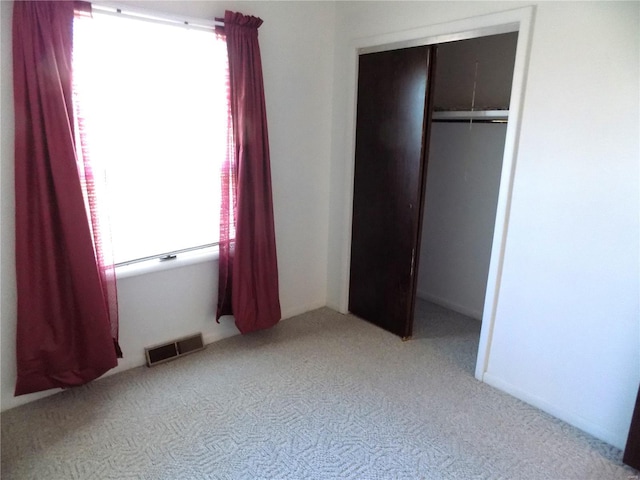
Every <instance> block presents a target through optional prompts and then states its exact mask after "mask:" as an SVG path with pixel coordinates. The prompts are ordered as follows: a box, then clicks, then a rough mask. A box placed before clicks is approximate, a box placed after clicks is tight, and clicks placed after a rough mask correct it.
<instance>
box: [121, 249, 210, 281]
mask: <svg viewBox="0 0 640 480" xmlns="http://www.w3.org/2000/svg"><path fill="white" fill-rule="evenodd" d="M218 257H219V251H218V247H217V246H215V247H209V248H203V249H202V250H195V251H193V252H185V253H180V254H178V255H177V256H176V258H174V259H172V260H160V259H157V258H156V259H153V260H147V261H144V262H139V263H132V264H130V265H123V266H121V267H116V278H117V279H118V280H122V279H124V278H131V277H138V276H140V275H146V274H148V273H155V272H163V271H165V270H171V269H173V268H180V267H186V266H188V265H195V264H198V263H204V262H210V261H217V260H218Z"/></svg>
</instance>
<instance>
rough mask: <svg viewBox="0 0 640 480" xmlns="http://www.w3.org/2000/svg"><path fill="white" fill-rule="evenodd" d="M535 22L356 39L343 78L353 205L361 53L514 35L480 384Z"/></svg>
mask: <svg viewBox="0 0 640 480" xmlns="http://www.w3.org/2000/svg"><path fill="white" fill-rule="evenodd" d="M533 16H534V7H525V8H519V9H515V10H509V11H506V12H500V13H495V14H489V15H483V16H479V17H475V18H469V19H464V20H458V21H453V22H448V23H442V24H438V25H431V26H427V27H424V28H417V29H412V30H407V31H403V32H397V33H389V34H384V35H377V36H372V37H367V38H361V39H356V40H354V41H353V42H352V44H351V46H350V50H351V55H352V62H351V65H350V70H349V71H348V72H346V74H347V78H348V80H349V84H350V85H352V88H351V89H350V91H349V92H348V98H347V101H348V105H351V106H352V110H351V112H352V114H351V115H350V116H349V117H348V119H347V122H346V136H347V138H349V139H350V142H349V151H348V152H345V158H349V159H351V161H350V162H349V163H348V165H347V167H346V169H345V170H346V172H347V175H346V179H345V188H346V192H345V193H346V195H345V198H346V199H347V205H352V204H353V180H354V158H355V121H356V99H357V65H358V56H359V55H360V54H362V53H373V52H378V51H385V50H392V49H396V48H408V47H414V46H419V45H433V44H438V43H444V42H450V41H455V40H465V39H470V38H477V37H484V36H488V35H496V34H500V33H507V32H515V31H517V32H518V43H517V48H516V57H515V65H514V71H513V83H512V89H511V99H510V106H509V123H508V126H507V133H506V139H505V146H504V156H503V160H502V172H501V177H500V188H499V192H498V203H497V207H496V221H495V227H494V235H493V242H492V248H491V259H490V264H489V273H488V277H487V289H486V295H485V302H484V310H483V314H482V328H481V332H480V342H479V346H478V358H477V361H476V371H475V376H476V378H477V379H478V380H481V381H482V380H483V378H484V374H485V372H486V371H487V367H488V363H489V358H490V353H491V338H492V335H493V327H494V321H495V315H496V310H497V306H498V302H499V295H500V283H501V274H502V265H503V260H504V252H505V246H506V238H507V230H508V227H509V211H510V204H511V194H512V190H513V178H514V174H515V167H516V159H517V149H518V137H519V132H520V122H521V118H522V105H523V103H524V93H525V84H526V76H527V66H528V60H529V51H530V42H531V33H532V22H533ZM344 221H345V225H346V228H345V231H346V232H348V233H347V235H345V239H344V244H343V246H342V248H343V259H345V261H344V262H343V263H342V268H343V271H342V284H343V286H344V287H343V289H342V298H341V301H340V305H339V310H340V311H341V312H342V313H347V312H348V299H349V265H350V254H351V222H352V210H351V208H345V219H344Z"/></svg>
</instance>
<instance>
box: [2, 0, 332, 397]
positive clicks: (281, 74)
mask: <svg viewBox="0 0 640 480" xmlns="http://www.w3.org/2000/svg"><path fill="white" fill-rule="evenodd" d="M119 3H121V4H126V5H127V4H128V5H133V6H137V7H139V8H145V9H151V10H155V11H161V12H168V13H172V14H178V15H185V16H189V17H196V18H208V19H212V18H214V17H216V16H223V15H224V10H225V8H229V9H231V10H234V11H241V12H242V13H245V14H250V15H255V16H259V17H261V18H262V19H263V20H264V24H263V25H262V26H261V27H260V30H259V37H260V46H261V53H262V61H263V69H264V82H265V95H266V101H267V115H268V121H269V136H270V149H271V168H272V183H273V200H274V215H275V227H276V242H277V250H278V266H279V282H280V301H281V306H282V315H283V318H287V317H291V316H293V315H296V314H298V313H301V312H304V311H307V310H311V309H314V308H317V307H320V306H323V305H325V302H326V258H327V235H328V204H327V197H328V191H329V183H328V176H329V157H330V143H331V137H330V135H331V130H330V124H331V98H332V90H331V89H332V76H331V73H332V67H333V35H334V31H333V22H334V10H335V7H334V5H333V4H332V3H326V2H241V3H236V2H180V1H176V2H164V1H154V2H151V1H138V2H119ZM0 5H1V9H2V10H1V14H2V32H1V34H2V42H1V45H0V49H1V51H0V53H1V55H0V57H1V58H2V72H1V75H0V92H1V100H2V131H1V141H0V145H1V150H0V152H1V167H0V174H1V184H0V186H1V190H0V198H1V202H0V203H1V210H0V214H1V222H0V225H1V227H2V230H1V233H0V235H1V240H2V251H1V255H2V270H1V274H2V276H1V281H2V283H1V287H2V292H1V295H2V311H1V317H0V321H1V331H0V333H1V347H2V350H1V353H0V355H1V359H2V364H1V385H0V388H1V398H0V403H1V408H2V409H3V410H4V409H7V408H11V407H13V406H16V405H18V404H20V403H24V402H27V401H31V400H33V399H35V398H39V397H40V396H42V394H33V395H26V396H22V397H17V398H15V397H13V387H14V383H15V343H14V342H15V322H16V311H15V273H14V272H15V264H14V263H15V262H14V254H13V235H14V221H13V213H14V207H13V114H12V110H13V97H12V83H11V82H12V80H11V68H10V65H11V11H12V3H11V2H6V1H2V2H0ZM309 19H313V21H310V20H309ZM216 268H217V262H215V261H207V262H205V263H201V264H195V265H189V266H184V267H180V268H175V269H171V270H167V271H162V272H156V273H150V274H146V275H143V276H136V277H128V278H125V279H122V280H120V282H119V301H120V341H121V346H122V348H123V351H124V355H125V358H124V359H122V360H121V361H120V363H119V366H118V367H117V368H116V369H114V370H112V371H111V373H114V372H118V371H121V370H123V369H126V368H130V367H132V366H136V365H141V364H143V362H144V352H143V348H144V347H145V346H148V345H151V344H153V343H157V342H161V341H165V340H167V339H171V338H174V337H177V336H182V335H187V334H190V333H194V332H198V331H202V332H203V333H204V335H205V340H208V341H213V340H216V339H219V338H223V337H225V336H228V335H231V334H235V333H236V332H237V330H235V327H234V326H233V324H232V323H231V322H230V321H229V319H228V318H227V319H223V322H222V324H221V325H218V324H216V323H215V321H214V314H215V312H214V309H215V305H216V293H217V279H216ZM45 394H46V393H45Z"/></svg>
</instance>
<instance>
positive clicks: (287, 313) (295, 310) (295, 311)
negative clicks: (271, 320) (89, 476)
mask: <svg viewBox="0 0 640 480" xmlns="http://www.w3.org/2000/svg"><path fill="white" fill-rule="evenodd" d="M326 306H327V304H326V302H315V303H311V304H309V305H305V306H303V307H292V308H287V309H286V310H283V311H282V319H283V320H287V319H289V318H291V317H297V316H298V315H302V314H303V313H307V312H311V311H312V310H317V309H318V308H322V307H326Z"/></svg>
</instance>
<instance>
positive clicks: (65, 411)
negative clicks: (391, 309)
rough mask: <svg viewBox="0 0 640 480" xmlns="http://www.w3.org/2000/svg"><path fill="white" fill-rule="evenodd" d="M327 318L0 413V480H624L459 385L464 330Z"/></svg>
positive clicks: (589, 448) (434, 323)
mask: <svg viewBox="0 0 640 480" xmlns="http://www.w3.org/2000/svg"><path fill="white" fill-rule="evenodd" d="M417 311H418V315H417V317H418V318H419V320H418V325H417V328H416V335H415V336H414V339H413V340H411V341H409V342H401V341H400V340H399V339H398V338H397V337H394V336H392V335H390V334H388V333H386V332H384V331H383V330H380V329H378V328H377V327H375V326H372V325H370V324H368V323H366V322H364V321H362V320H359V319H356V318H354V317H352V316H349V315H347V316H343V315H340V314H338V313H335V312H333V311H331V310H329V309H320V310H316V311H313V312H310V313H307V314H304V315H301V316H299V317H296V318H293V319H289V320H286V321H283V322H281V323H280V324H279V325H278V326H277V327H275V328H273V329H271V330H269V331H265V332H259V333H256V334H252V335H248V336H244V337H241V336H238V337H233V338H229V339H226V340H223V341H221V342H218V343H215V344H212V345H209V346H208V348H207V349H206V350H205V351H204V352H200V353H196V354H193V355H191V356H188V357H185V358H182V359H179V360H177V361H175V362H171V363H168V364H164V365H159V366H157V367H154V368H151V369H148V368H146V367H141V368H137V369H133V370H130V371H127V372H124V373H121V374H118V375H114V376H111V377H107V378H105V379H102V380H99V381H96V382H94V383H92V384H90V385H87V386H84V387H80V388H77V389H72V390H69V391H65V392H63V393H60V394H58V395H55V396H52V397H48V398H45V399H42V400H39V401H37V402H34V403H31V404H29V405H25V406H22V407H18V408H15V409H13V410H9V411H7V412H5V413H3V414H2V416H1V421H2V479H3V480H8V479H46V480H52V479H128V478H136V479H204V478H221V479H226V478H229V479H285V478H287V479H289V478H290V479H330V478H335V479H405V478H406V479H414V478H415V479H418V478H420V479H581V480H583V479H598V480H601V479H625V480H627V479H628V478H635V477H634V475H636V474H637V473H638V472H636V471H634V470H632V469H630V468H628V467H625V466H624V465H622V463H621V456H622V454H621V452H620V451H619V450H618V449H616V448H613V447H611V446H609V445H607V444H605V443H602V442H600V441H598V440H596V439H594V438H592V437H590V436H589V435H587V434H585V433H582V432H580V431H579V430H577V429H575V428H573V427H570V426H569V425H567V424H565V423H563V422H561V421H559V420H557V419H554V418H552V417H551V416H549V415H546V414H544V413H542V412H540V411H539V410H537V409H535V408H533V407H530V406H528V405H526V404H524V403H522V402H520V401H518V400H516V399H515V398H513V397H510V396H508V395H506V394H503V393H501V392H499V391H497V390H495V389H493V388H491V387H489V386H488V385H486V384H483V383H480V382H478V381H476V380H475V379H474V378H473V375H472V372H473V366H474V363H475V355H476V349H477V343H478V335H479V323H478V322H477V321H475V320H472V319H469V318H467V317H464V316H462V315H459V314H455V313H452V312H449V311H448V310H445V309H443V308H441V307H437V306H435V305H432V304H428V303H426V302H422V301H420V302H419V304H418V307H417Z"/></svg>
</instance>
